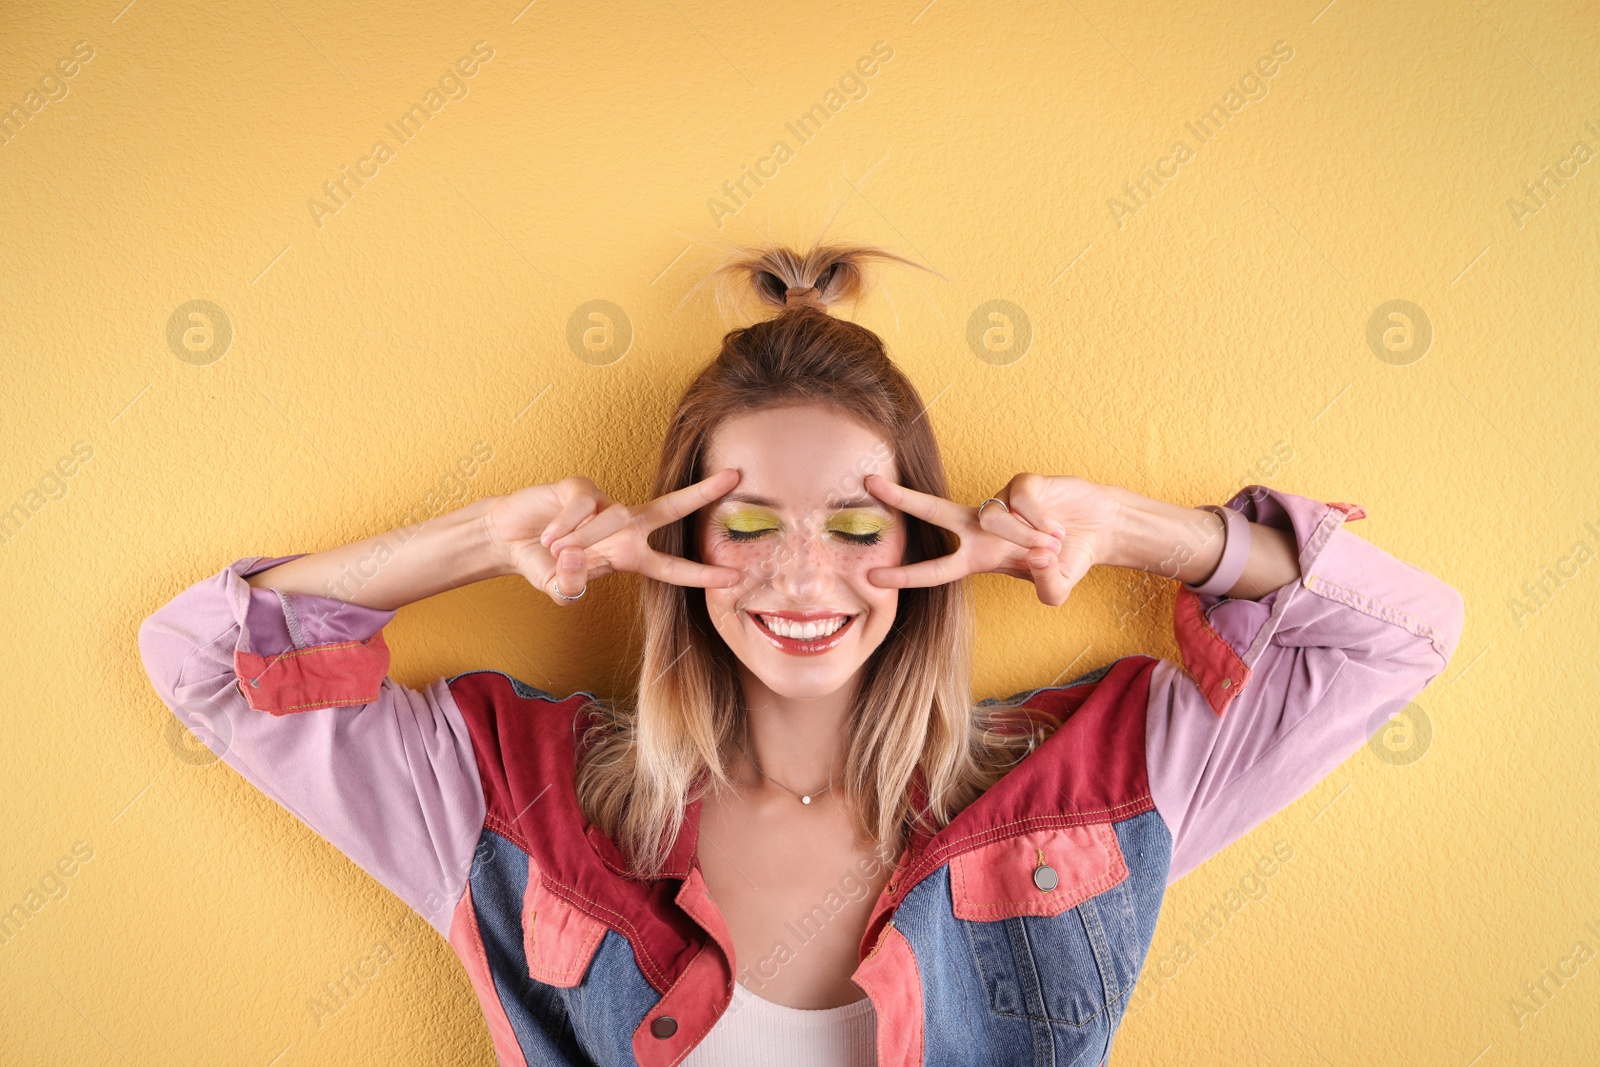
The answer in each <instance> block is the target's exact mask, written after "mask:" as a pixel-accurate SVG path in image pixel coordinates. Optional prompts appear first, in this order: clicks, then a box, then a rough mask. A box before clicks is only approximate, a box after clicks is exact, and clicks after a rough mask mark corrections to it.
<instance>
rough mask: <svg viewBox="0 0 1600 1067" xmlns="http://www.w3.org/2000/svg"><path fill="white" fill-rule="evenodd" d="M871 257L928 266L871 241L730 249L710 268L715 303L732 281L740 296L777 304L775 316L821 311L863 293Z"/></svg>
mask: <svg viewBox="0 0 1600 1067" xmlns="http://www.w3.org/2000/svg"><path fill="white" fill-rule="evenodd" d="M873 260H881V261H893V262H896V263H904V264H906V265H908V266H912V267H916V268H918V269H919V270H927V269H928V268H926V267H924V266H922V264H920V263H916V262H913V261H912V260H909V259H906V258H905V257H904V256H898V255H896V254H894V253H893V252H889V251H886V250H884V249H882V248H876V247H873V246H871V245H821V244H819V245H817V246H816V247H814V248H812V249H811V250H810V251H809V252H805V253H798V252H795V251H793V250H791V249H788V248H784V247H782V246H777V245H774V246H772V247H768V248H738V249H735V250H733V252H731V253H730V254H729V255H728V257H727V259H726V260H725V261H724V262H723V263H722V265H721V266H719V267H717V268H716V269H715V270H714V271H712V273H711V278H715V279H717V280H718V281H720V282H722V283H723V287H722V289H719V302H721V296H722V292H723V291H725V289H726V287H727V285H728V284H729V283H732V284H733V285H734V287H735V288H736V289H737V290H740V291H742V294H744V295H749V294H752V293H753V294H754V296H755V297H756V299H757V301H758V302H759V303H760V305H761V306H763V307H765V308H777V309H778V310H779V312H780V315H789V314H823V315H826V314H828V313H829V309H830V308H832V307H833V306H834V305H835V304H839V303H841V302H843V301H851V302H855V301H858V300H860V299H861V297H862V296H864V295H865V293H866V291H867V288H868V285H867V271H866V268H867V266H868V264H869V263H870V262H871V261H873ZM935 273H936V272H935ZM708 280H709V279H708ZM741 283H742V284H741ZM738 295H740V294H739V293H736V294H735V296H736V297H737V296H738Z"/></svg>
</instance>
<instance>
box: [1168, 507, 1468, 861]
mask: <svg viewBox="0 0 1600 1067" xmlns="http://www.w3.org/2000/svg"><path fill="white" fill-rule="evenodd" d="M1226 506H1227V507H1229V508H1232V509H1234V510H1237V511H1240V512H1242V513H1243V514H1244V516H1245V518H1247V519H1249V520H1250V521H1252V522H1257V523H1261V524H1263V525H1268V526H1275V527H1278V528H1279V529H1284V530H1291V531H1293V533H1294V537H1295V541H1296V542H1297V544H1298V546H1299V559H1300V572H1301V573H1300V577H1299V578H1298V579H1296V580H1294V581H1292V582H1289V583H1287V584H1285V585H1283V586H1281V587H1279V588H1278V589H1275V590H1273V591H1272V592H1271V593H1268V594H1267V595H1266V596H1265V597H1263V598H1262V599H1261V600H1256V601H1252V600H1229V599H1224V598H1221V597H1215V596H1201V595H1199V594H1196V593H1194V592H1192V591H1190V590H1188V589H1186V588H1183V587H1182V586H1180V587H1179V589H1178V601H1177V605H1176V608H1175V611H1174V620H1173V623H1174V629H1175V631H1176V636H1177V641H1178V646H1179V650H1180V652H1181V653H1182V663H1181V665H1180V664H1176V663H1173V662H1171V661H1168V660H1162V661H1161V662H1159V663H1158V664H1157V665H1156V667H1155V669H1154V672H1153V673H1152V676H1151V683H1150V697H1149V709H1148V716H1147V718H1146V726H1145V734H1146V747H1145V755H1146V760H1147V762H1148V769H1149V775H1150V789H1151V794H1152V796H1153V798H1154V800H1155V805H1156V810H1157V811H1159V812H1160V813H1161V816H1162V818H1163V820H1164V821H1165V822H1166V824H1167V826H1168V828H1169V829H1170V830H1171V832H1172V837H1173V845H1172V847H1173V854H1172V865H1171V869H1170V871H1169V873H1168V883H1169V884H1170V883H1171V882H1174V881H1176V880H1177V879H1178V878H1180V877H1182V876H1183V875H1184V874H1186V873H1188V872H1189V871H1190V870H1192V869H1193V868H1194V867H1195V866H1196V865H1197V864H1199V863H1200V862H1201V861H1203V860H1205V859H1206V858H1207V857H1209V856H1211V855H1213V854H1215V853H1216V852H1218V851H1220V850H1221V849H1222V848H1224V847H1225V846H1227V845H1228V844H1230V843H1232V842H1233V841H1234V840H1236V839H1237V838H1239V837H1241V836H1242V835H1244V834H1245V833H1247V832H1249V831H1250V830H1252V829H1254V828H1255V827H1256V826H1257V825H1259V824H1260V823H1262V822H1263V821H1265V820H1266V819H1267V818H1268V817H1269V816H1271V815H1272V814H1274V813H1275V812H1277V811H1279V810H1280V809H1282V808H1284V807H1285V806H1287V805H1288V804H1290V803H1292V802H1293V801H1295V800H1296V799H1298V798H1299V797H1301V796H1302V795H1304V794H1305V793H1306V791H1307V790H1309V789H1310V788H1311V787H1312V786H1313V785H1315V784H1316V783H1317V782H1319V781H1321V780H1322V779H1323V778H1324V777H1325V776H1326V775H1327V774H1328V773H1329V772H1331V771H1332V770H1333V769H1334V768H1335V767H1337V766H1339V764H1341V763H1343V762H1344V761H1345V760H1346V759H1348V758H1349V757H1350V756H1351V755H1352V754H1353V753H1355V752H1356V750H1358V749H1359V748H1360V747H1361V746H1362V745H1363V744H1364V743H1365V742H1366V741H1367V740H1368V739H1369V738H1370V737H1372V736H1373V735H1374V734H1376V733H1377V732H1378V730H1379V729H1381V728H1382V726H1383V724H1384V723H1385V722H1387V721H1388V720H1389V719H1391V718H1393V717H1394V715H1396V714H1397V713H1398V712H1400V711H1401V710H1402V709H1404V708H1405V706H1406V704H1407V703H1409V702H1410V701H1411V700H1412V699H1413V698H1415V697H1416V696H1417V695H1418V694H1419V693H1421V692H1422V690H1423V689H1424V688H1425V687H1426V686H1427V685H1428V683H1429V682H1431V681H1432V680H1433V679H1434V678H1437V677H1438V676H1439V675H1440V674H1441V673H1443V671H1444V669H1445V666H1446V664H1447V663H1449V661H1450V657H1451V655H1452V654H1453V653H1454V651H1455V648H1456V644H1457V642H1458V641H1459V640H1460V638H1461V628H1462V623H1463V618H1464V614H1465V608H1464V605H1463V602H1462V599H1461V595H1460V594H1459V593H1458V592H1456V590H1455V589H1454V588H1452V587H1451V586H1449V585H1447V584H1446V583H1444V582H1443V581H1440V580H1439V579H1438V578H1435V577H1434V576H1433V575H1431V574H1428V573H1427V572H1425V571H1422V570H1420V569H1418V568H1417V567H1414V566H1412V565H1411V564H1409V563H1406V562H1404V561H1402V560H1399V559H1396V558H1395V557H1393V556H1391V555H1389V554H1388V553H1387V552H1384V551H1383V550H1382V549H1380V548H1377V547H1375V546H1374V545H1372V544H1370V543H1369V542H1367V541H1365V540H1363V539H1361V538H1360V537H1358V536H1357V535H1355V534H1353V533H1351V532H1350V531H1349V530H1347V529H1345V528H1344V524H1345V523H1346V522H1349V521H1353V520H1355V519H1359V518H1362V517H1363V516H1364V515H1365V512H1364V511H1363V510H1362V509H1361V508H1359V507H1357V506H1356V505H1353V504H1327V503H1322V502H1319V501H1317V500H1314V499H1311V498H1309V497H1304V496H1297V495H1295V494H1293V493H1284V492H1279V491H1277V490H1273V489H1269V488H1267V487H1265V486H1261V485H1250V486H1246V487H1245V488H1243V489H1241V490H1240V491H1239V492H1238V493H1236V494H1235V495H1234V496H1233V497H1232V499H1230V500H1229V501H1228V502H1227V504H1226Z"/></svg>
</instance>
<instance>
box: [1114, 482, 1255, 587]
mask: <svg viewBox="0 0 1600 1067" xmlns="http://www.w3.org/2000/svg"><path fill="white" fill-rule="evenodd" d="M1105 488H1106V491H1107V493H1108V494H1109V495H1110V496H1111V499H1112V500H1113V501H1115V502H1116V504H1117V518H1116V521H1115V523H1114V524H1113V527H1112V531H1113V532H1112V535H1111V537H1110V538H1109V543H1108V544H1107V545H1106V549H1107V552H1106V558H1104V559H1101V560H1097V561H1096V562H1099V563H1104V564H1107V565H1109V566H1113V567H1131V568H1134V569H1136V570H1142V571H1152V572H1154V573H1156V574H1160V575H1162V576H1164V577H1167V578H1175V579H1177V580H1178V581H1181V582H1184V583H1187V584H1189V585H1198V584H1200V583H1201V582H1204V581H1205V580H1206V579H1208V578H1210V577H1211V575H1212V574H1213V573H1215V572H1216V569H1217V564H1219V563H1220V562H1221V561H1222V550H1223V545H1224V544H1225V541H1226V530H1225V526H1224V523H1223V520H1222V518H1221V517H1220V516H1218V515H1216V514H1215V513H1213V512H1210V511H1206V510H1204V509H1201V508H1189V507H1184V506H1183V505H1181V504H1172V503H1169V502H1167V501H1165V500H1156V499H1154V498H1152V497H1147V496H1143V495H1141V494H1139V493H1135V492H1133V491H1132V490H1130V489H1124V488H1122V487H1121V486H1116V485H1108V486H1106V487H1105Z"/></svg>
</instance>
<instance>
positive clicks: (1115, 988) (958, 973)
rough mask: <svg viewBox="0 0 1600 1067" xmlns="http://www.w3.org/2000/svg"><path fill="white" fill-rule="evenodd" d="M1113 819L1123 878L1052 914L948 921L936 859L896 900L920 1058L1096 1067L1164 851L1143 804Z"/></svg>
mask: <svg viewBox="0 0 1600 1067" xmlns="http://www.w3.org/2000/svg"><path fill="white" fill-rule="evenodd" d="M1113 825H1114V829H1115V831H1116V833H1117V840H1118V843H1119V845H1120V846H1121V847H1122V851H1123V856H1124V859H1125V860H1126V861H1127V865H1128V877H1127V878H1125V879H1123V880H1122V882H1120V883H1119V884H1117V885H1115V886H1112V887H1111V888H1110V889H1108V890H1106V891H1105V892H1104V893H1101V894H1099V895H1098V896H1095V897H1091V898H1090V899H1088V900H1086V901H1084V902H1083V903H1082V904H1080V905H1078V906H1077V907H1075V908H1071V909H1068V910H1067V911H1064V912H1062V913H1061V914H1060V915H1055V916H1033V915H1027V916H1018V917H1015V918H1010V919H998V920H992V921H988V922H978V921H972V920H966V919H958V918H956V917H955V914H954V911H953V909H952V907H951V900H950V873H949V867H948V866H946V867H942V868H940V869H939V870H938V871H937V872H935V873H934V874H932V875H930V876H929V877H928V878H927V879H926V880H924V881H923V882H922V883H921V884H919V885H918V886H917V887H916V888H915V889H913V890H912V891H911V893H910V894H909V895H908V896H907V897H906V900H905V902H904V903H902V904H901V906H900V908H899V910H898V912H897V913H896V915H895V926H896V927H897V928H898V929H899V930H900V931H901V932H902V933H904V934H905V935H906V938H907V940H908V941H910V943H911V947H912V949H913V951H914V952H915V953H916V956H917V965H918V971H919V974H920V977H921V981H922V987H923V1019H924V1028H925V1030H924V1033H925V1043H926V1049H927V1052H926V1058H927V1063H928V1064H929V1065H930V1067H935V1065H937V1067H944V1065H946V1064H949V1065H955V1064H977V1065H989V1064H994V1065H996V1067H998V1065H1001V1064H1016V1063H1039V1064H1052V1065H1055V1067H1073V1065H1077V1064H1083V1065H1085V1067H1096V1065H1098V1064H1099V1063H1100V1062H1101V1061H1102V1060H1103V1059H1104V1058H1105V1057H1106V1056H1108V1055H1109V1053H1110V1049H1111V1042H1112V1040H1113V1039H1114V1036H1115V1033H1116V1029H1117V1027H1118V1026H1120V1025H1121V1022H1122V1018H1123V1014H1124V1012H1125V1011H1126V1009H1127V1004H1128V999H1129V996H1130V995H1131V993H1132V990H1133V986H1134V983H1135V982H1136V981H1137V980H1138V976H1139V973H1140V970H1141V968H1142V966H1143V963H1144V958H1145V956H1146V954H1147V953H1148V952H1149V948H1150V940H1151V938H1152V937H1153V936H1154V934H1155V926H1156V918H1157V916H1158V915H1159V913H1160V910H1161V902H1162V899H1163V898H1164V896H1165V891H1166V872H1167V870H1168V868H1169V865H1170V860H1171V856H1172V836H1171V834H1170V832H1169V831H1168V829H1167V826H1166V824H1165V823H1164V822H1163V821H1162V820H1161V818H1160V816H1159V815H1158V814H1157V813H1156V812H1155V811H1149V812H1146V813H1145V814H1143V815H1139V816H1136V817H1134V818H1131V819H1124V820H1123V821H1121V822H1119V823H1115V824H1113Z"/></svg>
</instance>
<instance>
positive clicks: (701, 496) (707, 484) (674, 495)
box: [638, 467, 744, 533]
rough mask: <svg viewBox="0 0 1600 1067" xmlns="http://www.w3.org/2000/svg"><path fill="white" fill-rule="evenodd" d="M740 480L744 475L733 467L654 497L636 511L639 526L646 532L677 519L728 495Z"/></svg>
mask: <svg viewBox="0 0 1600 1067" xmlns="http://www.w3.org/2000/svg"><path fill="white" fill-rule="evenodd" d="M742 477H744V475H743V474H741V473H740V472H739V469H738V468H737V467H724V468H722V469H721V470H720V471H718V472H717V473H715V474H713V475H712V476H711V477H709V478H702V479H700V480H699V481H698V482H695V483H694V484H693V485H686V486H684V487H683V488H682V489H677V490H674V491H673V492H670V493H668V494H666V495H665V496H658V497H656V498H655V499H654V500H652V501H650V503H648V504H646V505H645V506H644V508H643V510H641V511H640V512H639V516H638V518H639V525H640V527H641V528H642V529H643V530H644V531H645V532H646V533H648V532H649V531H651V530H654V529H656V528H657V527H658V526H665V525H666V524H667V523H669V522H674V521H676V520H678V519H681V518H683V517H684V516H685V515H688V514H690V513H692V512H695V511H698V510H699V509H701V508H703V507H705V506H706V505H707V504H709V503H711V502H712V501H714V500H716V499H718V498H719V497H721V496H723V495H724V494H726V493H728V492H730V491H731V490H732V489H733V487H734V486H736V485H738V484H739V479H740V478H742Z"/></svg>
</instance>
